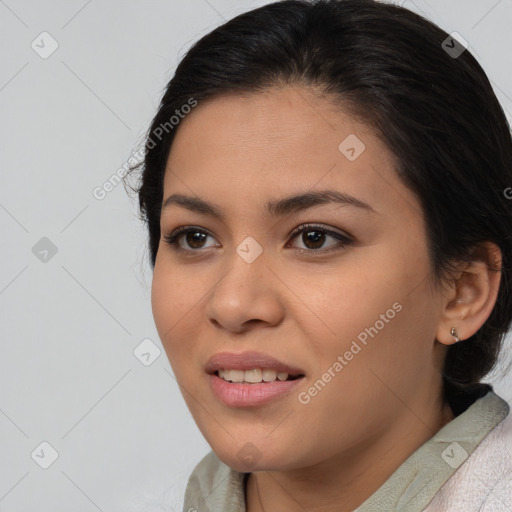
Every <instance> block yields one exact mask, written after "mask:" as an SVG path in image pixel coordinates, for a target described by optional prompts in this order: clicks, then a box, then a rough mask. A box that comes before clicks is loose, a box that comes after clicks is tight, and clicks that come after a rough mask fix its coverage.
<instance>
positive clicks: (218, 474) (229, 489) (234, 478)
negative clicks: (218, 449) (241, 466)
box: [183, 451, 245, 512]
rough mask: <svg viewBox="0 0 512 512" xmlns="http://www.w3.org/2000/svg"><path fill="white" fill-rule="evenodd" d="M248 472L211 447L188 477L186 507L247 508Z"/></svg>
mask: <svg viewBox="0 0 512 512" xmlns="http://www.w3.org/2000/svg"><path fill="white" fill-rule="evenodd" d="M244 475H245V473H239V472H238V471H235V470H233V469H231V468H230V467H229V466H227V465H226V464H224V463H223V462H222V461H221V460H220V459H219V458H218V457H217V455H215V453H214V452H213V451H210V452H209V453H208V454H207V455H205V456H204V457H203V458H202V459H201V460H200V461H199V463H198V464H197V466H196V467H195V468H194V470H193V471H192V473H191V475H190V477H189V479H188V483H187V488H186V491H185V503H184V505H183V510H184V511H189V510H190V511H194V510H197V511H201V512H216V511H219V510H222V511H223V512H245V494H244V493H245V491H244V484H243V481H244Z"/></svg>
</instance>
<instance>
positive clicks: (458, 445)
mask: <svg viewBox="0 0 512 512" xmlns="http://www.w3.org/2000/svg"><path fill="white" fill-rule="evenodd" d="M450 405H451V406H452V409H453V412H454V414H455V415H456V417H455V418H454V419H453V420H452V421H450V422H449V423H447V424H446V425H445V426H444V427H443V428H442V429H441V430H439V432H437V433H436V434H435V435H434V436H432V437H431V438H430V439H429V440H428V441H426V442H425V443H424V444H423V445H422V446H420V447H419V448H418V449H417V450H416V451H415V452H414V453H412V455H410V456H409V458H408V459H407V460H405V461H404V462H403V463H402V464H401V465H400V466H399V467H398V468H397V469H396V471H395V472H394V473H393V474H392V475H391V476H390V477H389V478H388V480H386V482H384V484H383V485H382V486H381V487H379V489H377V491H375V492H374V493H373V494H372V495H371V496H370V497H368V499H367V500H365V502H364V503H362V504H361V505H360V506H359V507H358V508H357V509H356V510H355V511H354V512H384V511H386V512H388V511H390V512H391V511H400V512H420V511H423V510H426V507H427V506H428V504H429V503H430V502H431V501H432V500H433V498H434V497H435V496H436V494H437V493H438V491H439V490H440V489H441V488H442V487H443V485H444V484H445V483H446V482H447V481H449V479H450V478H451V477H452V475H454V474H455V473H456V472H457V470H458V469H459V467H461V466H464V463H465V462H466V461H467V460H468V459H469V458H470V457H471V455H472V454H473V452H474V451H475V450H476V449H477V447H478V446H479V444H480V443H481V442H482V440H484V439H485V438H486V436H488V434H489V433H490V432H491V431H493V429H495V427H496V426H497V425H498V424H499V423H500V422H502V420H504V419H505V418H506V417H507V415H508V413H509V410H510V407H509V405H508V403H507V402H506V401H505V400H503V399H502V398H501V397H499V396H498V395H496V394H495V393H494V391H493V389H492V386H491V385H489V384H480V385H478V386H477V387H476V391H473V392H471V393H466V394H461V395H460V396H459V398H458V400H457V401H455V402H453V403H451V404H450ZM507 439H508V438H507ZM510 448H511V450H512V446H511V447H510ZM505 451H506V450H505ZM511 453H512V452H511ZM506 455H507V456H509V455H510V454H506ZM249 474H250V473H241V472H238V471H235V470H233V469H231V468H230V467H228V466H227V465H226V464H224V463H223V462H222V461H221V460H220V459H219V458H218V457H217V456H216V455H215V453H214V452H210V453H208V454H207V455H206V456H205V457H204V458H203V459H202V460H201V461H200V462H199V464H198V465H197V466H196V467H195V469H194V471H193V472H192V474H191V475H190V478H189V479H188V483H187V488H186V492H185V501H184V506H183V512H194V511H198V512H246V507H245V483H246V480H247V477H248V475H249ZM511 486H512V484H511ZM433 510H434V509H433ZM435 510H437V509H435ZM443 510H444V509H443ZM448 510H452V509H446V511H448ZM453 510H459V509H453ZM461 510H462V509H461ZM475 510H480V507H479V508H475ZM504 510H506V509H504ZM468 512H469V511H468Z"/></svg>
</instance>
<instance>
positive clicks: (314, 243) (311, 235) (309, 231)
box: [291, 224, 354, 253]
mask: <svg viewBox="0 0 512 512" xmlns="http://www.w3.org/2000/svg"><path fill="white" fill-rule="evenodd" d="M298 235H302V236H301V237H300V240H301V241H302V243H303V244H304V245H305V246H306V247H305V249H302V248H299V249H301V252H322V253H323V252H329V251H333V250H336V249H341V248H343V247H345V246H347V245H350V244H353V243H354V240H353V239H352V238H350V237H349V236H348V235H346V234H344V233H339V232H337V231H333V230H331V229H326V228H324V227H323V226H319V225H316V224H303V225H301V226H298V227H297V228H295V229H294V230H293V232H292V234H291V236H292V239H293V238H297V237H298ZM329 237H330V238H333V239H334V240H335V241H336V243H334V244H332V245H333V246H334V248H333V247H332V245H331V248H330V249H329V248H327V249H325V248H322V246H323V245H324V242H325V240H326V239H327V238H329ZM320 248H322V250H321V251H319V250H318V249H320Z"/></svg>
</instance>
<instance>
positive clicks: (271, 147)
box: [164, 86, 419, 210]
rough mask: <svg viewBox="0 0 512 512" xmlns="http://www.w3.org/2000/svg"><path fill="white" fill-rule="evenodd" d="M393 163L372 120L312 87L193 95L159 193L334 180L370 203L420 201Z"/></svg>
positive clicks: (284, 190) (274, 190)
mask: <svg viewBox="0 0 512 512" xmlns="http://www.w3.org/2000/svg"><path fill="white" fill-rule="evenodd" d="M395 163H396V162H395V157H394V155H393V154H392V153H391V151H390V150H389V149H388V148H387V146H386V145H385V143H384V142H383V141H382V140H381V139H380V138H379V137H378V134H377V133H376V132H375V130H373V129H372V127H371V126H369V125H367V124H365V123H363V122H362V121H360V120H358V119H356V118H355V117H353V116H351V115H349V114H348V113H346V112H344V111H343V110H342V109H341V108H339V107H336V106H335V105H334V104H333V102H332V101H328V100H326V99H325V98H321V97H319V96H318V95H317V94H315V93H314V91H311V90H308V89H305V88H300V87H292V86H288V87H282V88H273V89H269V90H267V91H265V92H258V93H255V94H246V95H234V94H231V95H226V96H221V97H218V98H215V99H213V100H209V101H206V102H204V103H203V104H201V103H199V105H198V106H197V107H196V108H195V109H194V110H193V111H192V112H191V113H190V114H189V115H188V116H187V117H186V118H185V119H184V120H182V121H181V123H180V125H179V127H178V130H177V132H176V135H175V139H174V142H173V145H172V148H171V152H170V155H169V159H168V162H167V168H166V174H165V179H164V200H165V198H166V197H167V196H168V195H169V194H170V193H174V192H182V193H187V194H188V195H196V196H200V197H205V198H207V197H209V198H211V199H214V198H215V197H219V195H221V196H223V200H224V201H226V200H228V201H229V202H231V203H233V202H237V201H242V199H241V198H244V199H243V201H247V200H248V198H254V200H255V201H256V199H257V198H258V199H263V198H268V197H275V196H280V195H288V194H290V193H294V192H303V191H304V189H316V188H331V189H332V188H335V189H337V190H340V191H343V192H346V193H349V194H353V195H356V196H364V198H365V201H367V202H369V203H371V204H372V206H374V208H375V209H379V208H380V209H383V210H386V209H387V210H389V209H393V208H395V209H399V210H404V209H411V208H413V209H418V208H419V205H418V201H417V199H416V197H415V195H414V194H413V193H412V192H411V191H410V190H409V189H407V188H406V187H405V186H404V185H403V183H402V182H401V181H400V180H399V178H398V175H397V173H396V171H395ZM226 193H227V195H226Z"/></svg>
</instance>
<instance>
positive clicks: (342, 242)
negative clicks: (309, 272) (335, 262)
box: [163, 224, 354, 256]
mask: <svg viewBox="0 0 512 512" xmlns="http://www.w3.org/2000/svg"><path fill="white" fill-rule="evenodd" d="M308 231H316V232H320V233H324V234H326V235H329V236H332V237H333V238H335V239H336V240H338V245H337V247H335V248H334V249H332V248H331V249H327V250H325V249H324V250H322V249H302V248H297V250H298V251H299V252H301V253H307V254H324V253H327V252H331V251H335V250H338V249H343V248H344V247H346V246H349V245H353V244H354V240H352V239H351V238H349V237H348V236H347V235H343V234H341V233H338V232H336V231H332V230H330V229H326V228H324V227H322V225H319V224H301V225H300V226H297V227H296V228H295V229H294V230H293V231H292V232H291V233H290V238H291V239H292V240H293V239H294V238H296V237H297V236H298V235H300V234H301V233H305V232H308ZM187 233H202V234H205V235H207V236H213V235H210V233H209V232H208V231H205V230H204V229H202V228H199V227H195V226H181V227H179V228H177V229H175V230H174V231H173V232H172V233H170V234H169V235H166V236H164V237H163V239H164V241H165V242H166V243H168V244H169V245H171V246H172V249H173V250H174V251H176V252H180V253H182V254H185V255H187V256H195V255H196V254H194V253H198V252H200V251H201V250H202V249H183V248H182V247H179V245H178V241H179V239H180V237H181V235H185V234H187ZM210 248H211V247H208V248H207V249H210Z"/></svg>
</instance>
